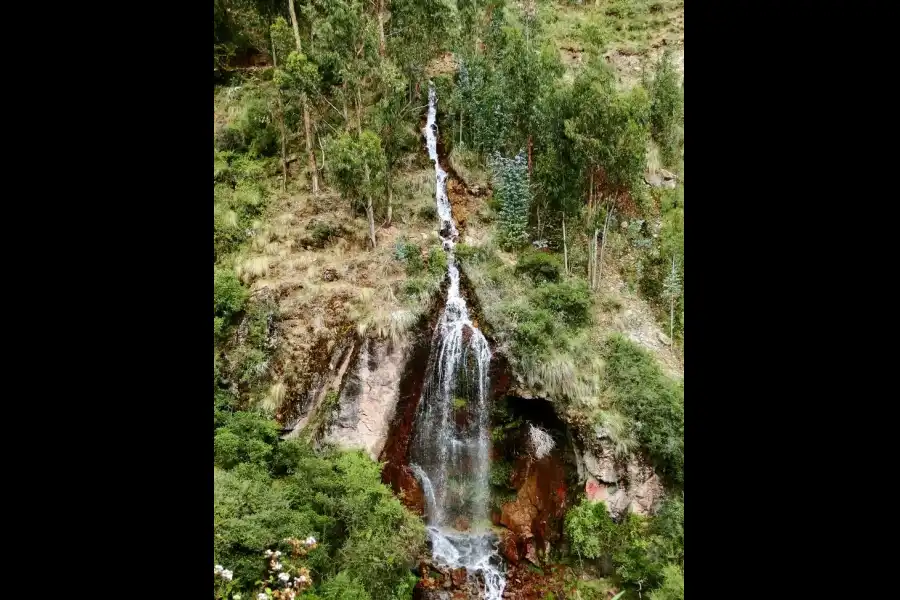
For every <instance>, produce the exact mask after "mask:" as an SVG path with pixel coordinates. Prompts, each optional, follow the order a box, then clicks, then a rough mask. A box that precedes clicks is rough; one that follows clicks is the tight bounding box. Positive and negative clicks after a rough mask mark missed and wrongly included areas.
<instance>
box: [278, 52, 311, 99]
mask: <svg viewBox="0 0 900 600" xmlns="http://www.w3.org/2000/svg"><path fill="white" fill-rule="evenodd" d="M272 81H274V82H275V85H277V86H278V87H279V88H280V89H281V90H282V92H288V93H296V94H307V93H310V92H314V91H315V90H316V88H317V87H318V85H319V71H318V69H317V68H316V65H314V64H313V63H311V62H310V61H309V59H308V58H307V57H306V55H305V54H303V53H301V52H297V51H296V50H294V51H292V52H291V53H290V54H288V55H287V60H286V61H285V62H284V67H283V68H279V69H276V70H275V74H274V75H273V77H272Z"/></svg>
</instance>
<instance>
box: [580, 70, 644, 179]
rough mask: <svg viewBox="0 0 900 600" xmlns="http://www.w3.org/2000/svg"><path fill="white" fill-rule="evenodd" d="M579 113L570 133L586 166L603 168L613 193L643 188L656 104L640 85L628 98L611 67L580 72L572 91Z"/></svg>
mask: <svg viewBox="0 0 900 600" xmlns="http://www.w3.org/2000/svg"><path fill="white" fill-rule="evenodd" d="M572 95H573V99H572V101H573V103H574V105H575V106H578V107H579V112H578V113H577V114H575V115H574V116H573V117H572V118H570V119H567V120H566V121H565V134H566V137H568V138H569V139H570V140H572V141H573V142H574V143H575V148H576V149H577V150H578V152H579V153H580V154H581V155H582V156H583V161H584V163H585V164H586V165H589V166H590V167H591V168H592V169H602V175H603V177H604V178H605V181H606V185H607V186H608V187H609V188H611V191H632V192H634V191H636V190H638V189H640V187H641V185H642V183H641V181H642V178H643V175H644V170H645V167H646V152H647V140H648V138H649V120H650V101H649V99H648V98H647V93H646V91H645V90H644V89H643V88H642V87H640V86H637V87H635V88H633V89H632V90H631V91H629V92H626V93H622V92H619V91H618V90H617V89H616V85H615V78H614V77H613V74H612V72H611V71H610V70H609V69H608V68H607V67H606V66H605V65H600V66H598V67H595V68H586V69H583V70H581V71H579V74H578V76H577V77H576V79H575V82H574V84H573V87H572Z"/></svg>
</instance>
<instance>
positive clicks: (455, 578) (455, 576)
mask: <svg viewBox="0 0 900 600" xmlns="http://www.w3.org/2000/svg"><path fill="white" fill-rule="evenodd" d="M467 577H468V575H467V573H466V568H465V567H460V568H459V569H453V570H452V571H450V581H452V582H453V585H454V586H455V587H462V586H464V585H465V584H466V578H467Z"/></svg>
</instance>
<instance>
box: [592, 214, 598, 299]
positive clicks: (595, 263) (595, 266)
mask: <svg viewBox="0 0 900 600" xmlns="http://www.w3.org/2000/svg"><path fill="white" fill-rule="evenodd" d="M598 233H600V230H599V229H594V273H593V278H592V279H591V289H592V290H596V289H597V281H598V278H597V234H598Z"/></svg>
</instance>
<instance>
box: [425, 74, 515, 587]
mask: <svg viewBox="0 0 900 600" xmlns="http://www.w3.org/2000/svg"><path fill="white" fill-rule="evenodd" d="M436 103H437V96H436V94H435V91H434V86H433V85H431V86H430V88H429V90H428V121H427V124H426V126H425V129H424V133H425V139H426V141H427V145H428V155H429V156H430V157H431V160H433V161H434V173H435V176H436V179H437V183H436V190H435V200H436V201H437V212H438V216H439V217H440V220H441V229H440V236H441V239H442V240H443V246H444V250H445V251H446V252H447V272H448V273H447V274H448V276H449V277H450V286H449V289H448V291H447V303H446V306H445V307H444V312H443V314H442V315H441V318H440V321H439V322H438V324H437V327H436V328H435V331H434V338H433V340H432V348H431V357H430V359H429V367H428V368H429V372H428V373H427V375H426V386H425V390H424V391H423V393H422V400H421V402H420V404H419V412H418V415H417V422H416V428H415V440H414V443H413V455H412V458H413V460H414V463H415V464H412V465H410V466H411V467H412V469H413V472H414V473H415V475H416V477H417V478H418V479H419V482H420V483H421V485H422V489H423V492H424V493H425V497H426V505H427V506H426V511H427V515H428V533H429V536H430V538H431V545H432V557H433V559H434V561H435V563H437V564H438V565H442V566H446V567H449V568H453V569H456V568H459V567H465V568H466V571H467V573H469V575H470V576H477V575H480V576H481V578H482V579H483V581H484V598H487V599H488V600H500V598H501V597H502V595H503V589H504V588H505V587H506V578H505V576H504V573H503V571H502V570H501V567H502V563H501V560H500V557H499V555H498V553H497V538H496V536H495V535H494V534H493V532H492V531H491V530H490V526H489V525H490V520H489V514H488V499H489V494H490V487H489V477H490V467H491V464H490V405H489V399H488V389H489V387H488V367H489V365H490V361H491V351H490V348H489V347H488V343H487V340H486V339H485V337H484V335H483V334H482V333H481V331H479V330H478V329H477V328H475V327H474V326H473V324H472V321H471V320H470V318H469V311H468V308H467V306H466V301H465V298H463V297H462V295H461V294H460V290H459V268H458V265H457V263H456V258H455V256H454V254H453V248H454V246H455V242H456V239H457V238H458V236H459V232H458V231H457V229H456V225H455V224H454V222H453V214H452V212H451V210H450V200H449V198H448V197H447V172H446V171H444V170H443V169H442V168H441V165H440V163H439V160H438V153H437V124H436V122H435V120H436V115H437V107H436Z"/></svg>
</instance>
